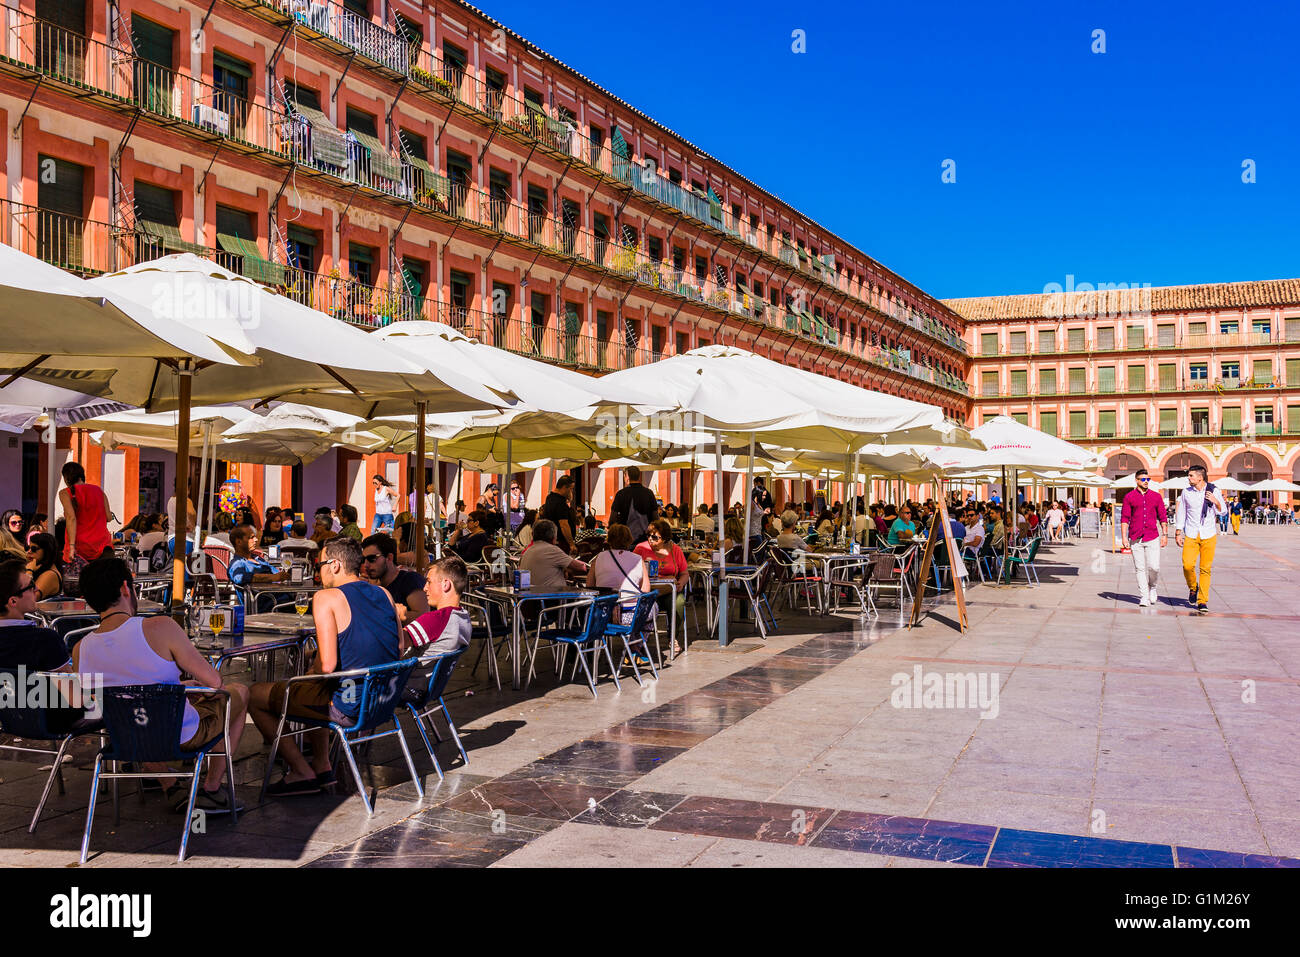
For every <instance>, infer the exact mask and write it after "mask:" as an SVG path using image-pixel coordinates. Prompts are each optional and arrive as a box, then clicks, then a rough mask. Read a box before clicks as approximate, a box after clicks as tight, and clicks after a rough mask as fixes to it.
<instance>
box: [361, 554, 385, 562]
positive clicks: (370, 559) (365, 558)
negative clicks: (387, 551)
mask: <svg viewBox="0 0 1300 957" xmlns="http://www.w3.org/2000/svg"><path fill="white" fill-rule="evenodd" d="M383 557H384V556H383V555H362V556H361V560H362V561H363V562H367V563H369V562H377V561H379V559H381V558H383Z"/></svg>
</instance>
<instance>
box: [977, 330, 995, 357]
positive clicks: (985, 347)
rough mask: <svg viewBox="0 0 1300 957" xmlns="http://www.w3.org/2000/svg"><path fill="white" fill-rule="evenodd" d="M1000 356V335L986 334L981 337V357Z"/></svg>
mask: <svg viewBox="0 0 1300 957" xmlns="http://www.w3.org/2000/svg"><path fill="white" fill-rule="evenodd" d="M997 354H998V334H997V333H996V332H985V333H983V334H982V335H980V355H982V356H995V355H997Z"/></svg>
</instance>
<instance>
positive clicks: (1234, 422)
mask: <svg viewBox="0 0 1300 957" xmlns="http://www.w3.org/2000/svg"><path fill="white" fill-rule="evenodd" d="M1222 431H1223V434H1224V435H1240V434H1241V409H1240V408H1238V407H1236V406H1224V409H1223V430H1222Z"/></svg>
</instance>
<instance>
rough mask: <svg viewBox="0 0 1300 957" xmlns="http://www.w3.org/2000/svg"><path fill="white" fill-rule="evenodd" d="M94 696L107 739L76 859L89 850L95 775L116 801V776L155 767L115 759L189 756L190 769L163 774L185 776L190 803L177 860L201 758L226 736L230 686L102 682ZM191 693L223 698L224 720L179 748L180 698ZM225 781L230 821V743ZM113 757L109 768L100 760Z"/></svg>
mask: <svg viewBox="0 0 1300 957" xmlns="http://www.w3.org/2000/svg"><path fill="white" fill-rule="evenodd" d="M97 694H98V697H99V699H100V700H101V701H102V703H103V710H104V727H105V729H106V730H107V732H108V744H107V745H106V746H105V747H103V748H101V749H100V751H99V753H98V754H97V755H95V772H94V776H93V777H92V778H91V779H90V806H89V807H87V808H86V832H85V833H84V834H83V835H82V837H81V863H83V864H84V863H86V855H87V854H88V853H89V851H90V830H91V827H92V826H93V825H94V823H95V799H96V798H97V797H98V796H99V781H100V779H101V778H108V779H110V780H112V781H113V804H114V808H115V809H116V806H117V781H118V779H119V778H136V779H140V778H155V777H158V776H159V775H158V772H156V771H129V772H128V771H117V770H116V767H117V763H118V762H119V761H129V762H131V763H132V764H134V765H137V766H138V765H141V764H143V763H145V762H149V761H158V762H168V761H191V760H192V761H193V762H194V770H193V771H188V772H187V771H168V772H167V774H166V775H165V776H167V777H181V778H184V777H188V778H189V779H190V797H189V803H188V805H187V806H186V808H185V819H184V823H183V830H182V831H181V852H180V855H179V857H178V858H177V860H179V861H184V860H185V851H186V848H187V847H188V846H189V840H190V825H191V821H192V819H193V817H194V801H195V799H196V798H197V797H198V794H199V778H200V777H202V775H203V759H204V758H206V757H207V756H208V752H209V751H211V750H212V749H213V748H214V747H215V746H216V745H218V744H219V743H221V742H222V741H224V740H226V736H227V735H228V734H229V733H230V692H228V691H224V690H222V689H219V688H192V687H187V686H186V685H123V686H121V687H115V688H102V689H100V690H99V691H98V692H97ZM191 694H219V695H223V696H224V697H225V698H226V723H225V727H224V728H223V729H222V731H221V733H220V734H218V735H216V736H215V737H213V738H212V739H211V740H210V741H204V742H203V743H202V744H201V745H200V746H199V747H198V748H196V749H194V750H192V751H182V750H181V726H182V724H183V722H184V717H185V698H186V696H187V695H191ZM225 759H226V787H227V788H228V790H229V794H230V815H231V822H232V823H234V822H236V821H237V820H238V814H239V811H238V806H237V804H236V802H235V764H234V759H233V758H232V757H231V754H230V749H229V748H226V753H225ZM105 760H108V761H112V762H113V766H114V770H113V771H104V770H103V766H104V761H105Z"/></svg>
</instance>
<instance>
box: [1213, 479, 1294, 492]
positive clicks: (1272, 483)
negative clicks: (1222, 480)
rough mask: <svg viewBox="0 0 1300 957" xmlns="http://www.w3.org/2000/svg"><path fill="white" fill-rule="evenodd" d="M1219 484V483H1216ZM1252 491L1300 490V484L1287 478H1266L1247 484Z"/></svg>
mask: <svg viewBox="0 0 1300 957" xmlns="http://www.w3.org/2000/svg"><path fill="white" fill-rule="evenodd" d="M1215 484H1216V485H1218V484H1219V483H1217V482H1216V483H1215ZM1246 490H1247V491H1250V492H1300V485H1297V484H1296V483H1295V482H1288V481H1287V480H1286V479H1278V478H1271V479H1264V481H1262V482H1256V483H1255V484H1254V485H1250V486H1247V488H1246Z"/></svg>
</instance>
